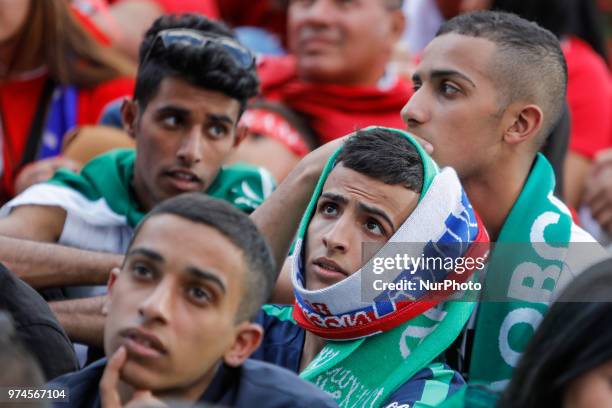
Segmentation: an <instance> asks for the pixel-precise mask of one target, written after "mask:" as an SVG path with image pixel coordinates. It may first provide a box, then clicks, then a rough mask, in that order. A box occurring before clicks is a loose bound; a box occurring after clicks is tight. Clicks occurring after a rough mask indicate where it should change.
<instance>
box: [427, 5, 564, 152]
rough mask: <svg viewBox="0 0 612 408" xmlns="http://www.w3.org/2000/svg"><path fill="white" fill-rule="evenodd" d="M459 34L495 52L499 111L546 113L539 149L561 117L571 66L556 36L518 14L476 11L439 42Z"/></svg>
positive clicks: (446, 27)
mask: <svg viewBox="0 0 612 408" xmlns="http://www.w3.org/2000/svg"><path fill="white" fill-rule="evenodd" d="M450 33H454V34H460V35H465V36H469V37H476V38H483V39H486V40H489V41H491V42H493V43H494V44H495V45H496V46H497V52H496V56H497V58H494V61H493V64H492V65H493V66H492V67H491V72H492V73H493V76H494V78H493V79H494V81H495V82H496V84H497V86H498V88H499V92H500V95H501V101H500V102H501V103H500V105H502V106H503V108H505V106H507V105H508V104H510V103H512V102H514V101H518V100H526V101H531V102H533V103H535V104H537V105H538V106H539V107H540V108H541V109H542V111H543V112H544V120H543V125H542V129H541V130H540V133H539V134H538V137H537V138H536V141H537V143H536V144H537V146H536V147H537V148H538V149H539V147H540V146H541V145H542V144H543V143H544V141H545V140H546V137H547V136H548V134H549V133H550V132H551V130H552V128H553V127H554V126H555V125H556V124H557V122H558V121H559V118H560V117H561V114H562V113H563V103H564V101H565V96H566V91H567V64H566V62H565V57H564V55H563V51H562V50H561V45H560V43H559V40H558V39H557V37H555V35H554V34H553V33H551V32H550V31H548V30H546V29H545V28H542V27H540V26H539V25H537V24H536V23H534V22H530V21H527V20H525V19H523V18H521V17H519V16H517V15H515V14H511V13H505V12H498V11H476V12H473V13H466V14H462V15H459V16H457V17H454V18H452V19H450V20H449V21H447V22H446V23H444V24H443V25H442V27H440V30H439V31H438V33H437V34H436V36H438V37H439V36H442V35H444V34H450Z"/></svg>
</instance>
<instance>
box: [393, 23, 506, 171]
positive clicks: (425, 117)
mask: <svg viewBox="0 0 612 408" xmlns="http://www.w3.org/2000/svg"><path fill="white" fill-rule="evenodd" d="M495 51H496V45H495V44H494V43H493V42H491V41H488V40H486V39H482V38H474V37H467V36H463V35H458V34H446V35H442V36H440V37H437V38H435V39H434V40H433V41H432V42H431V43H430V44H429V45H428V46H427V48H426V49H425V52H424V54H423V59H422V60H421V63H420V64H419V65H418V67H417V70H416V73H415V74H414V76H413V80H414V87H415V93H414V95H413V96H412V97H411V98H410V100H409V101H408V102H407V103H406V105H405V106H404V108H403V109H402V117H403V119H404V122H406V124H407V129H408V131H409V132H411V133H413V134H414V135H416V136H418V137H421V138H423V139H425V140H426V141H428V142H429V143H431V144H432V145H433V147H434V151H433V155H432V156H433V158H434V159H435V160H436V161H437V162H438V164H440V165H442V166H452V167H454V168H455V170H456V171H457V173H458V174H459V176H460V177H461V178H462V179H466V178H468V177H470V176H472V175H475V174H482V172H486V169H488V168H489V169H490V168H491V167H489V166H495V164H496V163H498V161H499V160H500V158H499V157H500V153H501V149H502V137H503V133H504V122H503V120H502V118H503V110H502V109H501V107H500V97H499V95H500V94H499V92H498V90H497V89H496V85H495V83H494V81H493V78H492V74H491V62H492V59H493V58H494V53H495Z"/></svg>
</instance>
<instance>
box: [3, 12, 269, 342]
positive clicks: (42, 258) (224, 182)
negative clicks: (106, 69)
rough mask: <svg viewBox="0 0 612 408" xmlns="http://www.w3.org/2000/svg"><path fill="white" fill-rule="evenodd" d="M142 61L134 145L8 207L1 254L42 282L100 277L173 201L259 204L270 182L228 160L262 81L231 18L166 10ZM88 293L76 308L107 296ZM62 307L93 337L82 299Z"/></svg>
mask: <svg viewBox="0 0 612 408" xmlns="http://www.w3.org/2000/svg"><path fill="white" fill-rule="evenodd" d="M140 58H141V61H140V65H139V69H138V75H137V78H136V88H135V95H134V100H132V101H125V103H124V105H123V107H122V119H123V124H124V129H125V130H126V131H127V132H128V133H129V134H130V135H131V136H132V137H134V138H135V139H136V146H137V149H136V152H135V151H133V150H116V151H113V152H110V153H108V154H105V155H102V156H99V157H97V158H96V159H94V160H92V161H91V162H90V163H88V165H87V166H85V168H84V169H83V170H82V172H81V173H80V174H74V173H71V172H68V171H65V170H60V171H59V172H58V173H57V174H56V175H55V177H54V178H53V179H52V180H50V181H49V182H48V183H44V184H39V185H35V186H33V187H32V188H30V189H29V190H27V191H25V192H24V193H23V194H22V195H20V196H18V197H17V198H15V199H14V200H13V201H11V202H9V203H8V204H7V205H6V206H5V207H4V208H3V212H4V214H5V215H6V217H5V218H3V219H0V235H2V237H0V244H1V245H0V261H2V262H4V263H5V264H6V265H7V266H8V267H9V269H11V270H12V271H13V272H14V273H16V274H17V275H19V276H20V277H21V278H22V279H24V280H25V281H26V282H28V283H29V284H30V285H32V286H33V287H35V288H37V289H44V288H55V287H65V286H75V285H81V286H82V285H103V284H104V283H105V282H106V281H107V280H108V276H109V272H110V270H111V269H112V268H113V267H117V266H119V265H120V264H121V262H122V260H123V256H122V255H121V254H123V252H124V251H125V248H126V246H127V244H128V242H129V240H130V238H131V236H132V233H133V228H134V227H135V226H136V224H137V223H138V222H139V221H140V219H142V217H143V216H144V214H145V213H146V212H148V211H149V210H150V209H151V208H152V207H153V206H155V205H156V204H158V203H159V202H161V201H163V200H165V199H167V198H170V197H173V196H175V195H178V194H180V193H184V192H194V191H201V192H205V193H206V194H208V195H210V196H213V197H216V198H220V199H223V200H226V201H228V202H230V203H231V204H233V205H234V206H235V207H237V208H239V209H241V210H243V211H245V212H251V211H252V210H254V209H255V208H256V207H257V206H258V205H259V204H260V203H261V202H262V201H263V200H264V199H265V198H266V197H267V196H268V195H269V194H270V192H271V190H272V188H273V181H272V179H271V178H270V177H269V176H268V174H267V173H265V172H264V171H261V170H258V169H257V168H253V167H246V166H232V167H223V166H222V165H223V162H224V160H225V158H226V157H227V156H228V154H229V153H230V152H231V151H232V150H233V148H234V147H236V146H237V145H238V144H239V143H240V142H241V141H242V140H243V138H244V136H245V134H246V133H245V129H242V128H240V127H238V125H237V124H238V120H239V118H240V115H241V114H242V112H243V110H244V107H245V104H246V101H247V100H248V98H250V97H252V96H254V95H255V94H256V93H257V87H258V79H257V76H256V73H255V69H254V64H255V60H254V56H253V55H252V54H251V53H250V52H249V51H248V50H247V49H246V48H244V47H243V46H242V45H241V44H239V43H238V42H237V41H236V40H235V38H234V36H233V34H232V32H231V31H230V30H229V29H228V28H227V27H225V26H224V25H223V24H221V23H218V22H213V21H210V20H208V19H206V18H204V17H200V16H196V15H183V16H164V17H161V18H159V19H158V20H156V22H155V23H154V24H153V26H152V27H151V28H150V29H149V31H148V32H147V34H146V36H145V38H144V41H143V43H142V45H141V49H140ZM57 244H60V245H57ZM68 247H73V248H68ZM76 248H78V249H76ZM91 294H92V291H86V292H85V293H83V291H81V292H80V293H78V294H74V293H71V294H69V295H70V296H71V297H72V296H75V295H91ZM85 300H86V301H91V303H81V304H80V305H78V309H77V310H78V311H80V312H84V311H88V312H91V313H92V314H94V315H98V314H99V310H100V306H101V300H100V299H95V300H94V299H85ZM55 307H56V308H57V309H56V312H57V313H58V315H59V317H60V320H63V321H62V323H65V324H66V327H67V330H68V332H69V334H71V337H73V338H77V339H79V338H81V340H83V341H85V340H87V339H86V338H85V339H83V338H82V336H83V334H81V333H74V331H72V330H71V329H70V327H71V326H75V327H81V323H83V321H82V320H81V319H87V317H80V315H79V314H78V313H77V310H73V309H72V307H77V305H75V304H71V303H70V302H69V303H59V304H55ZM63 308H64V309H63ZM62 311H64V312H62ZM62 317H64V319H63V318H62ZM85 336H86V334H85Z"/></svg>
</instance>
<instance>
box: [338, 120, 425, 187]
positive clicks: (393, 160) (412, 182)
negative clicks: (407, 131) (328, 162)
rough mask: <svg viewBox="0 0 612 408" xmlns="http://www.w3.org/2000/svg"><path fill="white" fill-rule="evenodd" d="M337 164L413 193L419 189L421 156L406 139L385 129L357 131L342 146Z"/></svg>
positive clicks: (421, 181) (421, 176) (420, 185)
mask: <svg viewBox="0 0 612 408" xmlns="http://www.w3.org/2000/svg"><path fill="white" fill-rule="evenodd" d="M339 163H342V165H344V166H345V167H347V168H349V169H351V170H354V171H356V172H358V173H361V174H363V175H365V176H368V177H371V178H373V179H376V180H379V181H382V182H383V183H385V184H390V185H398V184H401V185H403V186H404V187H406V188H407V189H409V190H412V191H414V192H416V193H420V192H421V190H422V188H423V161H422V160H421V156H419V153H418V152H417V150H416V148H415V147H414V145H413V144H412V143H411V142H410V141H409V140H408V139H406V138H405V137H404V136H402V135H400V134H398V133H396V132H394V131H392V130H389V129H385V128H372V129H364V130H358V131H357V132H356V133H355V134H354V135H353V136H351V137H349V138H348V140H347V141H346V143H345V144H344V146H343V147H342V150H341V151H340V153H339V154H338V157H337V158H336V165H338V164H339Z"/></svg>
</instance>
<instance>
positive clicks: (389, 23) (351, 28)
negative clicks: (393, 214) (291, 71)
mask: <svg viewBox="0 0 612 408" xmlns="http://www.w3.org/2000/svg"><path fill="white" fill-rule="evenodd" d="M399 26H401V27H399ZM402 29H403V16H402V12H401V10H393V11H390V10H388V9H387V8H386V6H385V0H342V1H341V0H292V1H291V3H290V6H289V21H288V36H289V43H290V48H291V50H292V52H293V53H294V54H295V55H296V56H297V60H298V69H299V72H300V75H301V76H302V77H304V78H306V79H308V80H311V81H315V82H336V83H347V84H361V85H369V84H372V82H373V83H376V81H378V80H379V79H380V78H379V77H380V75H381V72H380V70H381V67H384V65H385V64H386V63H387V62H388V60H389V58H390V53H391V50H392V47H393V45H394V44H395V42H396V41H397V39H398V38H399V36H400V35H401V30H402ZM376 76H378V77H376Z"/></svg>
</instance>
